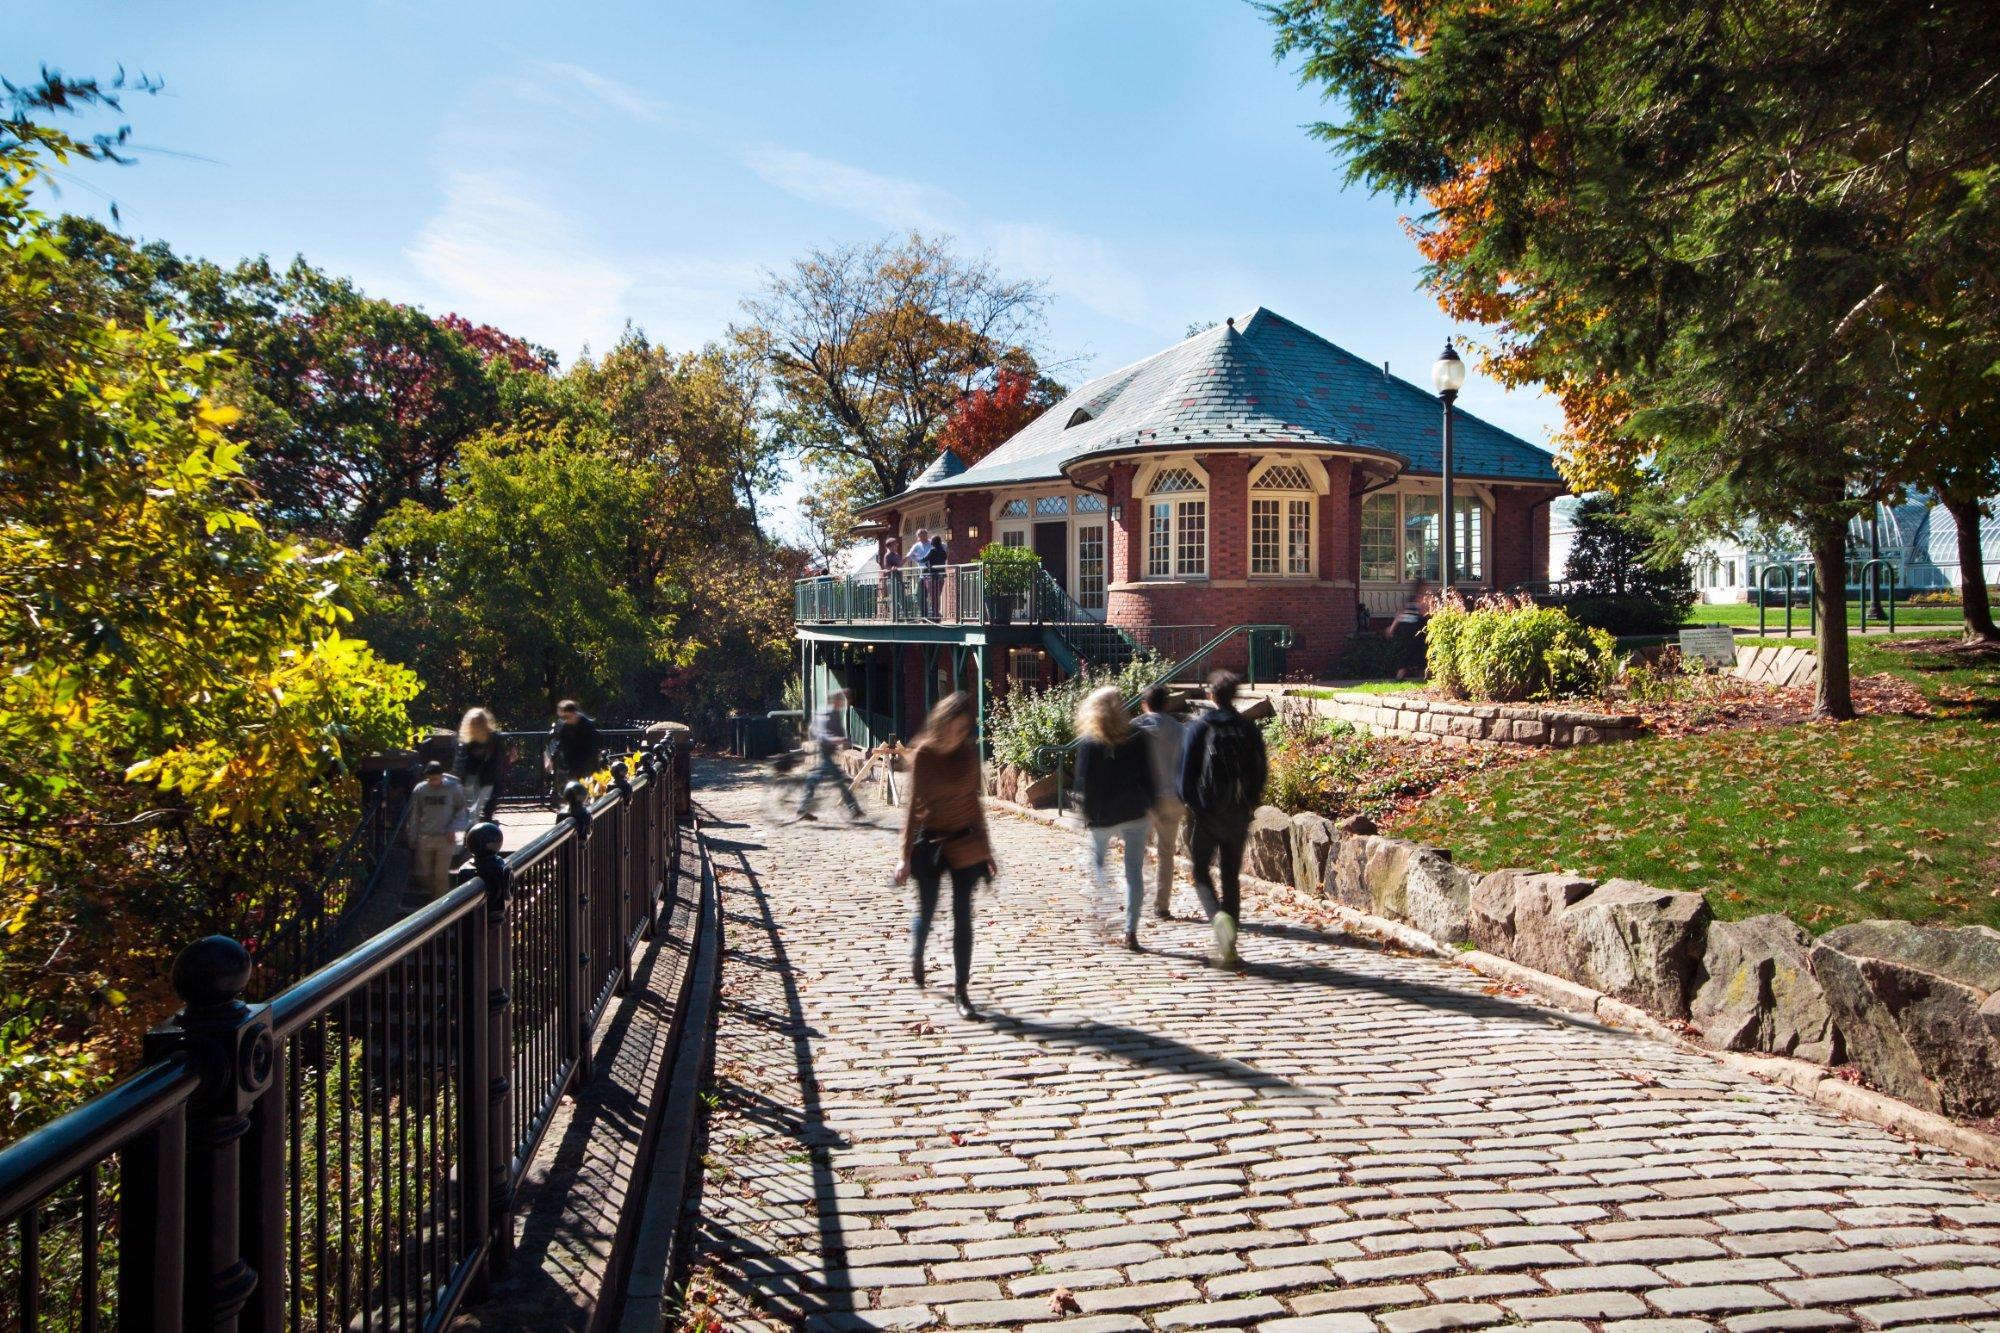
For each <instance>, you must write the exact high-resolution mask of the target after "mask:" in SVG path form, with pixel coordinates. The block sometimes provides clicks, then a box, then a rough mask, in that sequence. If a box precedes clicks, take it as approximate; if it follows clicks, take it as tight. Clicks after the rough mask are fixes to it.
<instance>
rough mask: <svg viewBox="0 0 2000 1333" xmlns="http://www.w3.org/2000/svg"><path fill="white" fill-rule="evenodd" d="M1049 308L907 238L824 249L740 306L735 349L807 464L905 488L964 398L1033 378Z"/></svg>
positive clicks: (988, 269) (984, 269)
mask: <svg viewBox="0 0 2000 1333" xmlns="http://www.w3.org/2000/svg"><path fill="white" fill-rule="evenodd" d="M1044 303H1045V298H1044V295H1043V291H1042V288H1041V286H1040V285H1039V284H1038V283H1035V282H1031V281H1021V280H1013V279H1007V278H1003V277H1001V276H1000V274H999V272H998V271H997V270H995V269H994V267H993V266H992V265H991V264H989V263H986V262H985V261H983V260H968V259H964V258H961V257H959V256H958V255H956V254H954V253H953V252H952V250H951V248H950V246H949V244H948V243H947V242H946V241H943V240H937V239H930V238H926V237H923V236H919V235H915V234H912V235H911V236H909V237H907V238H906V239H904V240H903V241H901V242H900V243H891V242H888V241H883V242H879V243H877V244H874V245H867V246H848V247H844V248H841V249H837V250H816V251H814V252H812V253H811V254H809V255H807V256H806V257H805V258H803V259H801V260H799V261H798V262H797V263H795V264H794V265H792V267H791V268H790V269H788V270H787V271H785V272H783V273H774V274H772V275H771V276H770V278H769V281H768V282H767V283H766V284H765V287H764V289H763V290H762V291H761V292H759V293H757V294H756V295H754V296H752V297H750V298H749V299H747V300H746V301H745V302H744V305H743V308H744V311H745V313H746V314H747V315H748V316H749V321H750V322H749V323H748V324H747V325H745V326H744V327H742V328H739V329H737V330H735V336H736V339H737V341H738V343H739V344H740V345H741V346H742V347H743V348H744V349H745V350H746V351H747V352H749V353H750V354H752V355H754V356H756V357H757V358H759V359H760V360H761V361H762V362H763V364H764V365H765V367H766V368H767V370H768V372H769V374H770V377H771V388H772V391H773V393H774V394H775V396H776V400H777V410H776V414H775V415H776V422H777V427H778V439H779V440H781V441H782V442H783V443H784V444H786V445H788V446H790V447H793V448H796V449H798V450H800V451H801V452H802V454H803V457H804V460H805V462H806V463H807V465H808V466H812V467H818V468H822V469H826V470H830V471H840V472H847V473H853V474H856V475H858V476H860V477H862V478H865V480H866V483H867V491H868V495H867V498H868V499H870V500H875V499H880V498H882V497H884V496H888V495H893V494H895V493H897V492H898V491H901V490H903V489H904V488H905V487H907V486H908V485H909V484H910V482H911V481H912V480H913V479H914V478H915V477H916V475H917V474H918V473H919V472H920V471H922V470H923V468H924V467H925V466H926V465H927V464H929V463H930V461H931V460H932V459H933V458H935V457H936V456H937V453H938V451H939V449H940V448H941V447H942V446H941V443H940V441H941V438H942V436H943V433H944V431H945V429H946V426H947V424H948V423H949V422H950V421H951V419H952V416H953V414H954V413H955V412H956V411H957V410H958V408H959V406H960V404H961V402H962V401H964V400H965V399H966V397H967V396H968V395H969V394H971V393H973V392H974V391H976V390H979V389H991V388H993V387H994V386H995V383H996V380H997V378H998V376H999V375H1000V373H1001V372H1002V371H1003V370H1012V371H1015V372H1018V373H1021V374H1023V375H1026V376H1028V377H1030V378H1031V379H1032V378H1033V377H1034V376H1035V375H1037V374H1038V370H1037V361H1036V347H1037V340H1038V338H1039V335H1040V332H1041V325H1042V314H1043V307H1044Z"/></svg>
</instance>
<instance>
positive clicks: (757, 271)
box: [404, 169, 763, 362]
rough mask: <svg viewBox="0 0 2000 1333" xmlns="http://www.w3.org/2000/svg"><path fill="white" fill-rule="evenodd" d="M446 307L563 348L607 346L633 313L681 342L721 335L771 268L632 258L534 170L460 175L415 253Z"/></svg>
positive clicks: (652, 332)
mask: <svg viewBox="0 0 2000 1333" xmlns="http://www.w3.org/2000/svg"><path fill="white" fill-rule="evenodd" d="M404 258H406V259H407V260H408V261H409V263H410V265H411V267H412V268H413V269H414V270H415V271H416V273H417V274H418V276H419V277H420V278H421V279H422V281H423V284H424V287H425V289H426V291H427V293H428V295H429V296H430V299H431V300H432V301H433V302H434V303H436V304H437V305H438V306H439V307H440V308H441V309H454V310H457V311H459V312H460V313H462V314H464V315H465V316H466V317H467V318H469V319H473V320H476V321H480V322H484V323H490V324H496V325H499V326H500V327H502V328H505V329H507V330H508V331H509V332H512V333H518V334H520V335H521V336H523V337H526V338H529V339H532V340H533V341H535V342H538V343H541V344H543V345H545V346H547V347H550V348H553V349H554V350H555V351H556V352H557V353H558V354H560V355H561V356H562V358H563V360H564V361H565V362H568V361H570V360H572V359H574V358H575V357H576V355H577V354H578V352H580V351H581V350H582V349H583V348H585V347H590V348H593V349H595V350H597V351H603V350H604V349H605V348H607V347H609V346H610V345H611V343H612V342H613V341H614V340H616V338H617V337H618V335H619V333H620V331H621V330H623V328H624V327H625V324H626V322H627V321H628V320H629V321H631V322H633V323H635V324H638V325H639V326H641V327H642V328H644V329H645V330H646V332H647V334H648V335H649V336H651V337H653V338H654V339H656V340H658V341H661V342H663V343H665V344H666V345H667V346H669V347H674V348H686V347H693V346H696V345H698V344H699V343H701V342H703V341H705V340H706V339H708V338H712V337H714V336H715V334H716V332H717V331H718V330H719V329H721V328H722V327H723V326H724V325H726V324H727V323H728V322H729V320H730V318H731V316H733V315H734V314H735V313H736V309H737V303H738V301H739V300H740V299H741V297H742V294H743V293H744V292H746V291H748V290H750V289H751V288H752V287H754V286H756V284H757V283H758V281H760V279H761V277H762V273H763V270H762V268H761V267H760V266H759V265H758V264H756V263H753V262H751V261H750V260H748V259H694V258H683V257H677V256H673V255H663V254H657V253H647V254H643V255H631V254H622V253H619V252H617V251H614V250H612V249H610V248H608V247H606V246H604V245H603V244H601V243H600V242H599V241H598V240H597V239H596V238H595V237H594V236H593V235H592V234H591V232H590V230H589V229H588V228H587V227H586V226H584V225H583V223H582V222H580V221H579V220H578V219H577V218H576V217H574V216H573V215H571V214H570V213H569V212H568V211H567V210H565V209H564V208H563V207H561V206H560V205H558V204H556V203H554V202H552V201H551V199H550V198H549V197H548V196H547V195H545V194H544V193H543V192H542V191H541V188H540V187H539V186H538V185H537V184H536V183H535V182H534V181H532V180H530V179H529V178H527V177H526V176H524V175H522V174H520V173H517V172H512V171H507V170H500V169H493V170H480V171H474V170H460V171H454V172H452V173H451V174H450V175H449V176H448V177H447V178H446V182H445V199H444V204H443V206H442V207H441V208H440V209H439V210H438V211H437V213H435V214H434V215H433V216H432V217H431V218H430V219H429V220H428V221H426V222H425V223H424V224H423V226H422V227H421V228H420V229H419V231H418V232H417V235H416V237H415V239H414V240H412V241H411V243H410V244H409V246H408V247H407V248H406V249H405V251H404Z"/></svg>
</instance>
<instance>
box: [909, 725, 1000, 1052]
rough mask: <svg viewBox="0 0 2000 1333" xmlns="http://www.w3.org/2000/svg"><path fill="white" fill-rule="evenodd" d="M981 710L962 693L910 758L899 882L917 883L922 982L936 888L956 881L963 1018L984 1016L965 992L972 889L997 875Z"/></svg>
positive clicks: (916, 947) (915, 974)
mask: <svg viewBox="0 0 2000 1333" xmlns="http://www.w3.org/2000/svg"><path fill="white" fill-rule="evenodd" d="M974 713H975V705H974V703H973V700H972V696H971V695H969V694H967V693H965V692H964V691H962V690H961V691H959V692H958V693H957V694H951V695H947V696H945V697H944V698H943V699H941V700H939V701H938V704H937V707H935V708H933V709H931V715H930V717H929V718H927V719H926V720H925V722H924V730H923V734H922V735H920V736H919V737H917V741H916V745H915V746H914V747H913V749H912V750H911V754H910V782H909V793H910V804H909V810H908V815H907V817H906V818H905V819H904V821H903V859H902V861H901V863H899V864H898V865H897V866H896V883H898V884H903V883H906V882H908V881H909V880H910V879H912V878H914V879H915V880H916V881H917V913H916V916H915V917H913V918H912V919H911V921H910V978H911V980H913V981H915V982H916V983H917V985H918V986H922V985H923V984H924V943H925V941H926V940H928V939H929V938H930V933H931V921H932V919H933V918H935V917H936V915H937V904H938V890H939V888H940V886H941V885H942V884H943V883H944V880H945V879H946V878H947V877H949V878H950V880H951V962H952V1000H953V1002H954V1003H955V1004H956V1005H957V1007H958V1012H959V1016H960V1017H961V1018H978V1017H979V1011H978V1010H976V1009H974V1008H973V1007H972V1001H971V1000H970V999H969V998H967V996H966V993H965V983H966V981H967V980H968V979H969V978H970V976H971V973H972V891H973V889H975V888H977V887H978V885H979V881H980V880H982V879H991V878H992V877H993V875H994V874H996V873H997V872H998V870H999V867H998V866H997V865H996V864H995V863H994V860H993V848H992V845H991V843H989V842H988V840H987V837H986V810H985V808H984V807H983V806H982V805H981V804H980V786H981V779H980V770H979V747H978V746H977V745H974V744H973V743H972V728H973V721H974Z"/></svg>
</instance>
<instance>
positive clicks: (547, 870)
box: [0, 745, 684, 1330]
mask: <svg viewBox="0 0 2000 1333" xmlns="http://www.w3.org/2000/svg"><path fill="white" fill-rule="evenodd" d="M612 771H613V775H614V781H613V786H612V789H611V790H610V791H608V792H607V793H606V794H605V795H604V796H602V797H601V798H600V799H598V800H597V801H596V802H595V803H594V804H586V802H585V798H584V793H583V790H582V788H580V787H575V786H572V788H571V789H570V791H569V793H568V796H569V800H570V805H569V811H568V813H567V815H566V816H565V817H563V818H562V819H560V820H558V821H557V823H556V825H555V826H554V827H553V828H551V829H550V830H549V831H548V832H546V833H544V834H543V835H542V836H540V837H538V838H536V839H535V840H534V841H533V842H531V843H529V844H528V845H527V846H526V847H524V848H522V849H520V850H519V851H517V852H515V853H513V854H512V855H511V856H505V857H503V856H502V854H501V846H500V844H501V833H500V829H499V828H498V827H497V826H495V825H490V824H488V825H481V826H479V827H478V828H475V829H474V830H473V832H472V834H471V835H470V836H469V839H468V841H469V842H470V843H471V846H472V852H473V859H472V864H471V866H470V867H468V868H467V869H466V870H465V871H462V872H461V877H460V882H459V884H458V885H457V887H456V888H454V889H452V890H451V891H450V892H449V893H447V894H446V895H445V896H444V897H442V898H440V899H438V900H437V901H435V902H432V903H431V904H429V905H428V906H426V907H425V908H423V909H422V910H420V911H418V912H417V913H415V914H414V915H412V916H409V917H407V918H405V919H404V920H403V921H401V922H399V923H398V924H397V925H395V926H394V927H392V928H391V929H389V930H387V931H385V932H383V933H382V934H380V935H377V936H376V937H374V938H373V939H371V940H369V941H368V942H367V943H365V944H363V945H361V946H360V947H358V948H356V949H354V950H352V951H351V952H349V953H346V954H344V955H342V956H341V957H340V958H338V959H336V960H334V961H333V962H332V963H330V964H329V965H328V966H326V967H325V968H323V969H321V970H320V971H318V972H316V973H314V974H313V975H312V976H309V977H307V978H305V979H304V980H303V981H300V982H299V983H297V984H296V985H293V986H290V987H289V988H287V989H285V990H284V991H282V992H281V993H279V994H278V995H276V996H275V997H274V998H273V999H272V1000H271V1001H270V1002H269V1003H268V1004H247V1003H245V1002H244V999H243V996H244V994H245V991H246V988H247V987H248V986H249V985H250V983H251V979H252V965H251V959H250V956H249V955H248V953H247V952H246V951H245V950H244V949H243V947H242V946H241V945H240V944H238V943H237V942H236V941H235V940H231V939H228V938H225V937H222V936H212V937H210V938H208V939H206V940H202V941H200V942H198V943H196V944H194V945H192V946H190V947H189V948H188V949H186V950H185V951H184V952H183V953H182V954H181V956H180V957H179V959H178V960H177V961H176V962H175V964H174V973H173V981H174V988H175V990H176V992H177V993H178V994H179V995H180V997H181V999H182V1001H183V1003H184V1006H185V1007H184V1008H183V1009H182V1011H181V1012H180V1013H179V1014H177V1015H176V1016H175V1018H174V1019H173V1021H172V1022H170V1023H169V1024H167V1025H166V1026H164V1027H162V1028H161V1029H159V1030H157V1031H155V1032H154V1033H152V1034H151V1035H150V1036H149V1037H148V1039H147V1047H146V1057H147V1061H148V1063H147V1064H146V1065H145V1067H144V1068H142V1069H141V1070H140V1071H139V1072H138V1073H137V1074H134V1075H133V1076H132V1077H131V1078H129V1079H127V1080H126V1081H125V1082H123V1083H121V1084H119V1085H118V1086H117V1087H115V1088H113V1089H112V1090H111V1091H109V1092H107V1093H105V1094H103V1095H102V1096H99V1097H97V1098H94V1099H93V1100H91V1101H90V1102H88V1103H86V1104H85V1105H83V1106H81V1107H79V1108H77V1109H76V1110H74V1111H72V1112H71V1113H69V1114H68V1115H66V1116H63V1117H61V1118H60V1119H58V1120H56V1121H54V1122H53V1123H51V1124H49V1125H46V1126H44V1127H43V1128H42V1129H40V1130H38V1131H36V1132H35V1133H34V1134H31V1135H30V1136H28V1137H27V1138H25V1139H23V1140H22V1141H21V1142H19V1143H17V1144H15V1145H13V1146H12V1147H11V1148H8V1149H7V1150H6V1151H5V1152H3V1153H0V1327H18V1328H22V1329H29V1330H32V1329H43V1328H54V1329H65V1330H68V1329H77V1330H95V1329H99V1328H125V1329H140V1328H154V1329H168V1330H172V1329H181V1328H204V1329H206V1328H231V1329H234V1328H238V1327H241V1328H243V1329H279V1328H285V1329H336V1328H340V1329H345V1328H360V1329H370V1328H377V1327H379V1328H385V1329H386V1328H398V1329H401V1328H435V1327H439V1326H441V1325H442V1324H443V1323H444V1322H445V1321H446V1320H448V1319H449V1318H450V1317H451V1315H452V1313H453V1312H454V1311H455V1310H456V1309H457V1308H458V1307H459V1305H460V1304H461V1303H463V1302H464V1301H466V1300H467V1299H469V1298H475V1297H477V1296H478V1295H479V1294H480V1293H481V1292H482V1290H483V1289H484V1287H485V1286H486V1284H487V1283H488V1282H489V1281H490V1280H491V1279H492V1278H493V1277H495V1276H497V1275H498V1274H499V1273H501V1272H503V1271H504V1270H505V1268H506V1266H507V1263H508V1257H509V1249H510V1247H511V1243H512V1235H513V1212H514V1193H515V1189H516V1186H517V1185H518V1184H519V1183H520V1180H521V1178H522V1175H523V1173H524V1172H525V1171H526V1170H527V1168H528V1164H529V1163H530V1161H531V1160H532V1159H533V1157H534V1154H535V1149H536V1146H537V1145H538V1144H539V1143H540V1141H541V1139H542V1136H543V1134H544V1133H545V1132H546V1131H547V1129H548V1126H549V1121H550V1117H551V1115H552V1113H553V1112H554V1110H555V1108H556V1105H557V1103H558V1102H559V1101H560V1099H561V1098H562V1096H563V1095H564V1094H565V1093H566V1092H567V1091H568V1090H570V1089H571V1088H572V1087H573V1086H575V1085H576V1084H577V1083H579V1082H581V1081H583V1080H585V1079H587V1078H588V1077H589V1076H590V1070H591V1057H592V1051H591V1041H592V1032H593V1029H594V1027H595V1025H596V1022H597V1019H598V1018H599V1017H600V1016H601V1015H602V1013H603V1011H604V1008H605V1006H606V1005H607V1004H609V1003H610V1002H611V999H612V997H613V996H614V995H616V994H618V993H619V992H620V991H621V990H623V989H624V988H625V987H626V986H627V985H628V984H629V982H630V979H631V965H632V955H633V951H634V949H635V947H636V946H637V945H638V944H639V942H640V941H641V940H643V939H645V938H646V937H647V936H649V935H650V934H652V933H653V932H654V931H655V930H657V929H659V928H661V926H662V923H663V922H664V921H665V920H666V919H667V918H666V916H665V915H664V912H665V911H666V910H670V907H671V902H670V894H671V890H672V886H673V884H674V881H675V875H676V872H677V868H678V857H679V847H680V841H679V834H678V831H677V829H676V823H677V821H676V818H675V812H676V810H677V809H678V808H679V807H680V801H679V796H680V792H679V785H680V783H681V782H682V781H683V780H684V779H683V777H682V776H681V774H683V773H684V768H683V767H682V766H681V765H679V764H678V763H676V755H675V754H674V753H673V752H672V749H671V747H669V746H667V745H661V746H657V747H654V748H652V749H650V750H647V751H645V752H643V753H642V754H641V756H640V757H639V760H638V763H637V765H636V771H628V770H627V768H626V766H625V765H624V764H622V763H621V764H618V765H616V766H614V768H613V770H612ZM10 1307H11V1308H10Z"/></svg>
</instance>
